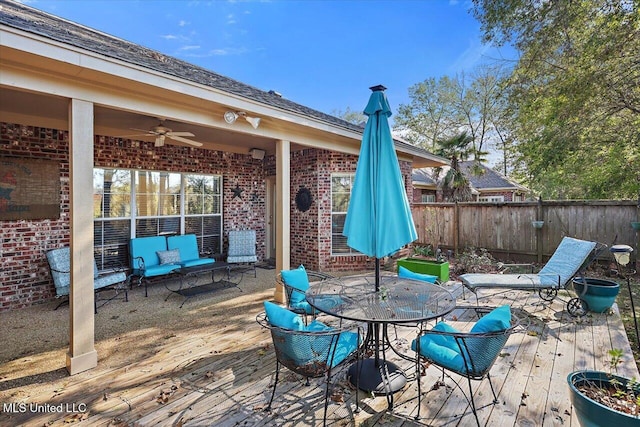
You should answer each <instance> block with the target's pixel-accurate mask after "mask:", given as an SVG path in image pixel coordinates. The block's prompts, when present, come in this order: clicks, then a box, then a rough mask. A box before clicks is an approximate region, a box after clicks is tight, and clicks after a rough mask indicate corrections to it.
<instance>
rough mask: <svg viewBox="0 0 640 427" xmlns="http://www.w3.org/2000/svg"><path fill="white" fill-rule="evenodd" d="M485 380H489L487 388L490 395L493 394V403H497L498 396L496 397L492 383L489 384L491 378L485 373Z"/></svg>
mask: <svg viewBox="0 0 640 427" xmlns="http://www.w3.org/2000/svg"><path fill="white" fill-rule="evenodd" d="M487 379H488V380H489V387H491V393H493V403H498V396H497V395H496V391H495V389H494V388H493V383H492V382H491V376H490V375H489V373H488V372H487Z"/></svg>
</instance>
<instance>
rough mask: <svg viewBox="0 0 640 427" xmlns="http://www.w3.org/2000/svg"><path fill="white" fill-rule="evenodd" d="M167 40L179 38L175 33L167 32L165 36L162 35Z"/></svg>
mask: <svg viewBox="0 0 640 427" xmlns="http://www.w3.org/2000/svg"><path fill="white" fill-rule="evenodd" d="M160 37H162V38H163V39H165V40H176V39H177V38H178V36H176V35H174V34H166V35H164V36H160Z"/></svg>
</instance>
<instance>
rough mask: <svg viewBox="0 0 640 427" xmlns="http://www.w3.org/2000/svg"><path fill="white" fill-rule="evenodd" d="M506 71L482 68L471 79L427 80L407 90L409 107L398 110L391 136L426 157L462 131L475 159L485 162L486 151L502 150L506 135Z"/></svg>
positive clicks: (503, 69) (460, 74)
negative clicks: (396, 134)
mask: <svg viewBox="0 0 640 427" xmlns="http://www.w3.org/2000/svg"><path fill="white" fill-rule="evenodd" d="M507 71H508V70H507V69H505V67H504V66H502V65H498V64H494V65H488V64H485V65H483V66H481V67H478V68H477V69H476V70H474V72H473V73H471V75H470V76H468V75H466V74H465V73H459V74H456V75H455V76H454V77H449V76H444V77H442V78H440V79H439V80H436V79H434V78H429V79H427V80H425V81H423V82H421V83H418V84H416V85H414V86H412V87H410V88H409V97H410V98H411V102H410V104H409V105H400V107H399V109H398V114H397V116H396V119H395V129H394V130H396V131H400V132H402V133H403V136H404V137H405V138H406V139H407V140H408V141H410V142H412V143H413V144H415V145H418V146H421V147H423V148H425V149H427V150H430V151H438V149H439V146H438V143H439V141H444V140H448V139H454V138H456V137H457V136H459V135H460V132H463V131H464V132H466V133H467V135H468V138H470V143H471V146H472V147H473V153H472V154H473V156H474V157H475V158H476V159H478V160H481V159H483V158H484V157H485V156H486V155H487V154H488V153H487V150H488V149H492V148H495V147H496V146H498V147H499V146H501V144H500V143H501V140H500V139H499V136H500V134H501V133H502V134H506V132H505V130H504V129H502V125H501V121H500V118H501V117H504V116H505V113H504V112H503V111H502V110H503V109H504V108H505V105H506V104H505V103H504V102H503V96H502V94H503V91H504V90H503V88H502V85H503V79H504V78H505V77H506V76H507V75H508V73H507ZM497 126H500V128H498V127H497Z"/></svg>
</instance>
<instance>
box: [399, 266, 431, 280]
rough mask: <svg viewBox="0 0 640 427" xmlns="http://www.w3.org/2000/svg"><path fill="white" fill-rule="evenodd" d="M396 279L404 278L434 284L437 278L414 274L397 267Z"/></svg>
mask: <svg viewBox="0 0 640 427" xmlns="http://www.w3.org/2000/svg"><path fill="white" fill-rule="evenodd" d="M398 277H404V278H405V279H416V280H422V281H423V282H430V283H435V282H436V279H437V278H438V276H432V275H431V274H422V273H415V272H413V271H411V270H409V269H407V268H406V267H403V266H402V265H401V266H399V267H398Z"/></svg>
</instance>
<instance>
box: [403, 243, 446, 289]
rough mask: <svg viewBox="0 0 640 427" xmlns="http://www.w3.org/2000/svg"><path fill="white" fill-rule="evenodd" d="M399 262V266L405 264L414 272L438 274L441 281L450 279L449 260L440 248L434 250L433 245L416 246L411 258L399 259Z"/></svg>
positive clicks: (405, 266)
mask: <svg viewBox="0 0 640 427" xmlns="http://www.w3.org/2000/svg"><path fill="white" fill-rule="evenodd" d="M397 264H398V268H399V267H400V266H403V267H404V268H406V269H407V270H410V271H413V272H414V273H422V274H430V275H432V276H438V280H440V281H441V282H447V281H448V280H449V262H448V261H447V260H446V259H445V258H444V256H442V251H441V250H440V249H437V250H436V251H435V252H434V250H433V247H432V246H431V245H427V246H415V247H414V248H413V255H412V256H410V257H409V258H401V259H399V260H398V263H397Z"/></svg>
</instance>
